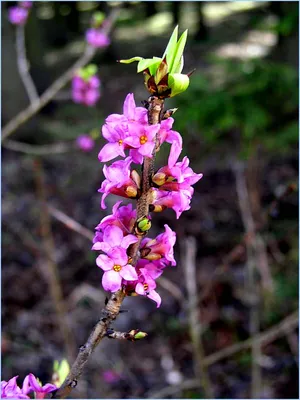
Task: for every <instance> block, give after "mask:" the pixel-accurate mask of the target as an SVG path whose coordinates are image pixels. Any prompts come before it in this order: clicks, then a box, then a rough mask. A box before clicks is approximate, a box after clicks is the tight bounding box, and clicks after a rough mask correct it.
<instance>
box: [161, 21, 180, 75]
mask: <svg viewBox="0 0 300 400" xmlns="http://www.w3.org/2000/svg"><path fill="white" fill-rule="evenodd" d="M177 38H178V25H177V26H176V27H175V29H174V31H173V33H172V35H171V37H170V40H169V42H168V44H167V47H166V50H165V52H164V54H163V56H162V59H164V58H165V57H166V56H167V64H168V66H169V67H170V65H171V64H173V59H174V53H175V50H176V46H177Z"/></svg>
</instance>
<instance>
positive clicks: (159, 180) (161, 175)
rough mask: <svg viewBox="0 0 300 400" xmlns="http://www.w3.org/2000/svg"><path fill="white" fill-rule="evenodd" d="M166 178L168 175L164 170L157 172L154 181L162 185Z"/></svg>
mask: <svg viewBox="0 0 300 400" xmlns="http://www.w3.org/2000/svg"><path fill="white" fill-rule="evenodd" d="M166 178H167V175H166V174H164V173H163V172H157V173H156V174H155V175H154V176H153V178H152V182H154V183H155V184H156V185H157V186H161V185H163V184H164V183H166Z"/></svg>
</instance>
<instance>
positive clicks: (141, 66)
mask: <svg viewBox="0 0 300 400" xmlns="http://www.w3.org/2000/svg"><path fill="white" fill-rule="evenodd" d="M160 63H161V58H158V57H153V58H144V59H142V60H141V61H140V62H139V63H138V66H137V72H142V71H144V70H145V69H147V68H149V71H150V75H154V74H155V72H156V70H157V68H158V66H159V64H160Z"/></svg>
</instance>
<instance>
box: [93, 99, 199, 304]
mask: <svg viewBox="0 0 300 400" xmlns="http://www.w3.org/2000/svg"><path fill="white" fill-rule="evenodd" d="M173 122H174V119H173V118H171V117H168V118H166V119H163V120H162V121H161V123H159V124H155V125H149V123H148V117H147V109H146V108H144V107H136V104H135V101H134V96H133V94H131V93H130V94H128V95H127V97H126V99H125V102H124V106H123V114H112V115H110V116H109V117H108V118H106V120H105V124H104V125H103V127H102V134H103V137H104V138H105V139H106V140H107V144H105V145H104V147H103V148H102V149H101V150H100V152H99V154H98V158H99V161H101V162H107V161H111V160H113V159H114V158H116V157H118V156H120V157H122V158H123V159H121V160H117V161H114V162H113V163H111V164H110V165H105V166H104V168H103V173H104V176H105V180H104V181H103V182H102V185H101V187H100V189H99V192H100V193H102V194H103V195H102V200H101V207H102V208H106V205H105V199H106V197H107V196H108V195H109V194H115V195H118V196H121V197H125V198H130V199H138V198H139V196H140V194H141V177H140V175H139V173H138V172H137V170H136V169H134V168H132V164H137V167H138V166H139V164H142V163H143V161H144V158H145V157H149V158H152V157H153V156H154V154H155V152H156V151H157V150H158V149H159V148H160V146H161V145H162V144H163V143H164V142H167V143H170V144H171V148H170V155H169V158H168V165H167V166H165V167H162V168H160V169H159V170H158V171H157V172H156V173H155V174H154V175H153V178H152V184H151V190H150V203H151V204H150V207H149V209H150V211H154V212H160V211H163V210H164V209H165V208H172V209H173V210H174V211H175V212H176V215H177V218H179V216H180V215H181V213H182V212H183V211H185V210H188V209H189V208H190V201H191V198H192V195H193V191H194V189H193V188H192V185H193V184H195V183H196V182H197V181H198V180H199V179H201V177H202V174H196V173H194V172H193V170H192V169H191V168H190V167H189V159H188V158H187V157H184V158H183V160H182V161H178V157H179V155H180V153H181V150H182V138H181V135H180V134H179V133H178V132H176V131H174V130H172V126H173ZM121 203H122V202H121V201H120V202H118V203H116V204H115V205H114V207H113V209H112V215H109V216H107V217H105V218H103V219H102V221H101V222H100V223H99V224H98V226H97V227H96V233H95V237H94V241H93V243H94V244H93V247H92V249H93V250H96V251H101V254H100V255H98V257H97V259H96V264H97V266H98V267H99V268H101V269H102V270H103V271H104V274H103V278H102V285H103V288H104V289H105V290H108V291H111V292H116V291H117V290H119V289H120V288H122V287H123V288H124V289H125V291H126V293H127V294H138V295H142V296H147V297H148V298H150V299H152V300H154V301H155V302H156V304H157V307H159V306H160V304H161V298H160V296H159V294H158V293H157V292H156V290H155V289H156V279H157V278H158V277H159V276H160V275H161V274H162V273H163V270H164V268H166V267H167V266H175V265H176V261H175V259H174V253H173V247H174V244H175V241H176V234H175V232H173V231H172V230H171V229H170V227H169V226H168V225H165V232H164V233H162V234H160V235H158V236H157V237H156V238H155V239H151V238H143V239H139V235H141V232H139V229H140V231H142V232H143V231H144V230H145V231H147V230H148V229H149V227H150V226H151V223H150V217H149V216H145V218H144V219H143V220H142V221H139V220H138V221H136V218H137V212H136V210H135V209H133V208H132V205H131V204H129V205H126V206H124V205H123V206H121ZM137 242H139V258H138V261H137V262H136V263H135V265H133V264H132V263H133V260H132V258H131V256H130V254H131V253H130V248H131V246H132V245H134V243H137Z"/></svg>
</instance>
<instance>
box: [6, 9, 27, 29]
mask: <svg viewBox="0 0 300 400" xmlns="http://www.w3.org/2000/svg"><path fill="white" fill-rule="evenodd" d="M27 17H28V10H27V9H26V8H23V7H19V6H15V7H10V9H9V10H8V19H9V21H10V22H11V23H12V24H14V25H24V24H25V22H26V21H27Z"/></svg>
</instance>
